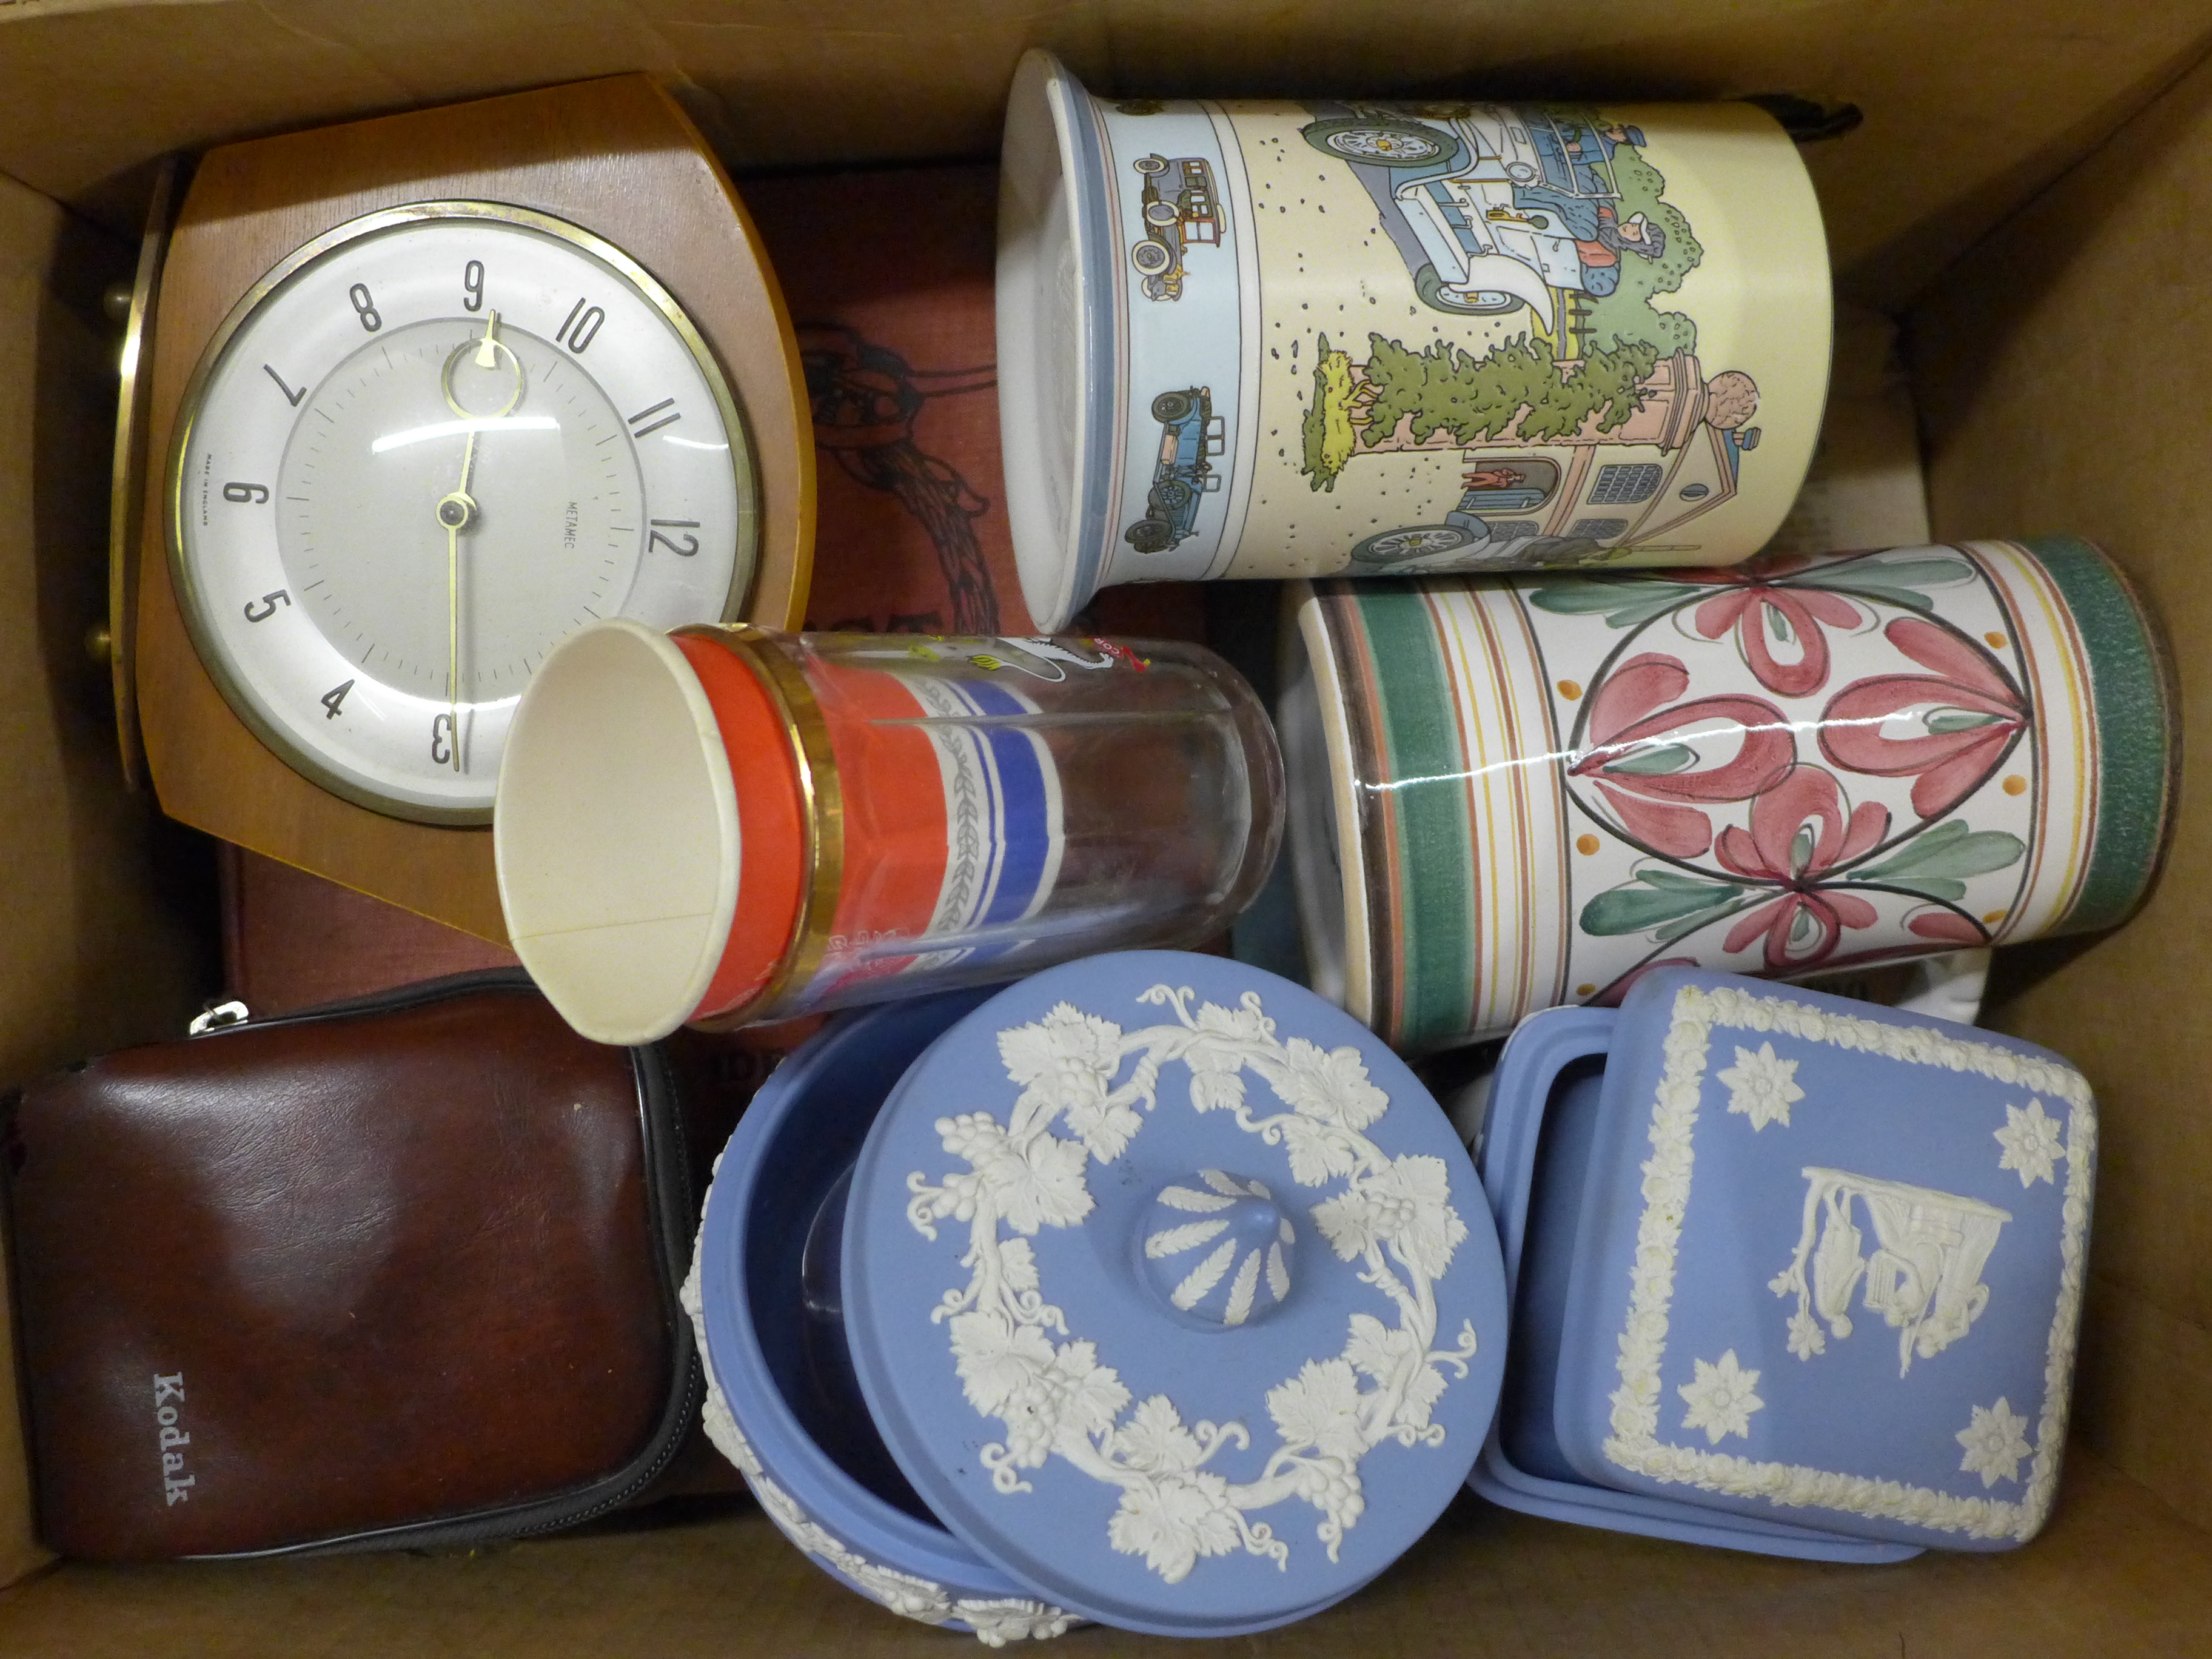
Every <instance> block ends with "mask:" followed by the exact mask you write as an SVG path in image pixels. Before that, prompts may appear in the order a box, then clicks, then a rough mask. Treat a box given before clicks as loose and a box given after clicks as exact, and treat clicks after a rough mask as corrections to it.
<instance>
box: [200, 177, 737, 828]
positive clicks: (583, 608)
mask: <svg viewBox="0 0 2212 1659" xmlns="http://www.w3.org/2000/svg"><path fill="white" fill-rule="evenodd" d="M171 466H172V472H171V480H170V483H171V495H170V530H171V534H170V556H171V559H172V568H173V571H174V573H175V575H176V578H177V591H178V596H179V602H180V604H181V605H182V607H183V610H184V613H185V623H186V625H187V627H188V628H189V629H190V630H191V635H192V640H193V642H194V644H195V645H196V646H197V647H198V650H199V653H200V657H201V659H202V660H203V661H204V663H205V664H206V665H207V667H208V670H209V671H210V674H211V675H212V676H213V677H214V679H215V681H216V684H217V685H218V686H220V687H221V688H222V692H223V695H224V696H225V697H226V698H227V699H228V701H229V702H230V705H231V707H232V708H234V710H235V711H236V712H237V714H239V716H240V719H242V720H244V721H245V722H246V725H247V726H250V727H252V730H253V731H254V732H256V733H258V735H259V736H260V737H261V738H262V739H263V740H264V742H266V743H268V744H270V747H272V748H273V749H275V750H276V752H277V753H278V754H280V755H282V756H283V757H284V758H285V760H287V761H288V762H289V763H291V764H292V765H293V766H294V767H295V768H296V769H299V770H300V771H301V772H303V773H305V774H306V775H307V776H309V777H311V778H313V780H314V781H316V782H318V783H319V784H321V785H322V786H323V787H325V788H328V789H330V790H331V791H333V792H334V793H337V794H339V795H342V796H343V797H345V798H346V799H349V800H353V801H356V802H358V803H359V804H361V805H366V806H370V807H374V808H375V809H376V810H378V811H384V812H389V813H392V814H393V815H395V816H398V817H407V818H413V819H416V820H420V821H422V822H427V823H482V822H484V821H486V820H488V819H489V817H490V816H491V803H492V796H493V793H494V789H495V784H496V782H497V780H498V775H499V762H500V756H501V750H502V749H503V748H504V745H505V742H506V737H507V726H508V724H509V722H510V720H512V718H513V711H514V705H515V702H516V700H517V699H518V698H519V697H520V696H521V693H522V691H523V689H524V687H525V686H526V684H528V683H529V679H530V675H531V672H532V670H533V669H535V668H536V667H537V665H538V664H539V663H541V662H543V661H544V659H545V653H547V652H548V651H550V650H551V649H552V647H554V646H555V645H556V644H557V643H559V642H560V641H561V640H562V639H563V638H565V637H566V636H567V635H569V634H572V633H574V631H575V630H576V629H580V628H582V627H584V626H586V624H588V623H592V622H593V621H595V620H597V619H599V618H601V617H617V616H621V617H634V618H635V619H636V620H638V621H641V622H643V623H647V624H649V625H651V626H653V627H655V628H672V627H676V626H678V625H679V624H681V623H688V622H700V621H714V620H720V619H723V618H726V617H732V616H734V615H735V614H736V612H737V610H738V606H739V605H740V604H741V603H742V602H743V600H744V595H745V592H746V589H747V587H748V586H750V580H751V576H752V569H753V563H754V556H755V552H756V546H757V489H756V485H755V479H754V476H753V469H752V464H751V458H750V453H749V452H748V450H747V447H746V444H745V439H744V428H743V425H742V422H741V421H740V419H739V416H738V409H737V406H736V404H735V402H734V401H733V400H732V398H731V395H730V392H729V389H728V387H727V386H726V383H725V382H724V380H723V378H722V375H721V373H720V369H719V368H717V367H716V365H715V362H714V356H713V355H712V353H711V352H710V351H709V350H708V348H707V346H706V344H705V343H704V342H703V341H702V339H701V338H700V337H699V335H698V333H697V331H696V330H695V329H694V328H693V327H692V326H691V325H690V321H689V320H688V319H686V318H685V317H684V313H683V312H682V311H681V310H680V309H679V308H678V307H677V305H676V303H675V301H673V300H671V298H670V297H669V295H667V294H666V292H665V291H664V290H663V289H661V288H660V287H659V284H658V283H655V282H654V281H653V278H652V277H651V276H649V275H648V274H647V272H646V271H645V270H643V269H642V268H641V267H640V266H638V265H637V264H635V262H634V261H632V260H630V259H629V258H627V257H626V256H624V255H623V253H622V252H620V251H619V250H617V249H616V248H615V247H613V246H611V245H610V244H608V243H606V242H604V241H602V240H599V238H597V237H595V236H593V235H592V234H590V233H588V232H586V231H584V230H581V229H579V228H576V227H575V226H573V225H570V224H568V223H566V222H562V221H561V220H558V219H555V218H552V217H550V216H547V215H544V214H540V213H534V212H531V211H528V210H524V209H520V208H513V207H506V206H501V205H497V204H488V203H471V202H435V203H424V204H416V205H414V206H410V207H404V208H397V209H392V210H387V211H385V212H382V213H377V214H373V215H370V216H368V217H366V218H363V219H357V220H355V221H354V222H351V223H349V224H347V225H343V226H340V227H339V228H337V229H336V230H333V231H331V232H330V233H329V234H326V235H325V236H322V237H319V238H318V239H317V240H314V241H313V242H311V243H309V244H308V245H307V246H305V247H303V248H301V249H300V250H298V251H297V252H295V253H294V254H292V255H291V256H290V257H289V258H287V259H286V260H284V261H283V263H282V264H279V265H278V266H277V267H276V269H275V270H272V271H270V273H269V275H268V276H266V277H264V279H263V281H262V282H261V283H259V284H258V285H257V287H256V288H255V289H254V291H253V292H252V293H251V294H249V295H247V296H246V299H245V300H244V301H241V302H240V305H239V307H237V309H236V310H234V312H233V313H232V314H231V316H230V318H229V319H228V320H227V321H226V322H225V323H224V325H223V326H222V328H221V329H220V330H218V331H217V332H216V336H215V337H214V338H213V339H212V340H211V341H210V343H209V345H208V349H207V351H206V353H205V355H204V356H203V358H202V360H201V363H200V366H199V368H198V369H197V372H196V373H195V374H194V375H193V378H192V382H191V386H189V387H188V388H187V390H186V392H185V407H184V410H183V418H182V420H181V421H180V422H179V438H178V441H177V445H176V447H175V450H174V453H173V457H172V460H171Z"/></svg>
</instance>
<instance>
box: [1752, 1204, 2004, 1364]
mask: <svg viewBox="0 0 2212 1659" xmlns="http://www.w3.org/2000/svg"><path fill="white" fill-rule="evenodd" d="M1802 1173H1803V1175H1804V1176H1805V1181H1806V1190H1805V1212H1804V1226H1803V1229H1802V1231H1801V1233H1800V1234H1799V1237H1798V1240H1797V1253H1796V1256H1795V1257H1794V1258H1793V1259H1792V1260H1791V1261H1790V1265H1789V1266H1788V1267H1785V1268H1784V1269H1783V1270H1782V1272H1780V1273H1777V1274H1776V1275H1775V1276H1774V1278H1773V1279H1771V1280H1770V1281H1768V1285H1767V1288H1768V1289H1770V1290H1771V1291H1773V1292H1774V1293H1775V1294H1776V1295H1777V1296H1779V1297H1789V1296H1791V1295H1795V1296H1796V1298H1797V1307H1796V1311H1795V1312H1794V1313H1792V1314H1791V1315H1790V1352H1791V1353H1793V1354H1795V1355H1796V1356H1797V1358H1800V1359H1803V1360H1809V1359H1811V1358H1813V1357H1814V1355H1815V1354H1818V1353H1822V1352H1826V1348H1827V1334H1832V1335H1834V1336H1835V1337H1836V1338H1837V1340H1842V1339H1844V1338H1845V1337H1848V1336H1849V1335H1850V1334H1851V1328H1852V1326H1851V1318H1850V1304H1851V1296H1852V1293H1853V1292H1854V1291H1857V1290H1858V1289H1859V1288H1860V1285H1861V1284H1862V1282H1863V1284H1864V1286H1865V1296H1864V1302H1863V1305H1864V1307H1865V1308H1866V1310H1867V1311H1869V1313H1878V1314H1880V1315H1881V1316H1882V1317H1883V1319H1884V1320H1885V1321H1887V1323H1888V1324H1889V1326H1890V1327H1891V1328H1893V1329H1894V1330H1895V1331H1896V1332H1897V1334H1898V1336H1897V1374H1898V1375H1899V1376H1907V1375H1909V1374H1910V1373H1911V1370H1912V1361H1913V1359H1914V1358H1915V1357H1916V1356H1917V1357H1918V1358H1922V1359H1932V1358H1935V1356H1936V1355H1937V1354H1939V1353H1941V1352H1942V1351H1943V1350H1944V1349H1946V1348H1948V1347H1949V1346H1951V1345H1952V1344H1953V1343H1954V1342H1956V1341H1958V1340H1960V1338H1961V1337H1963V1336H1965V1335H1966V1332H1967V1330H1968V1328H1970V1327H1971V1326H1972V1324H1973V1322H1975V1321H1976V1320H1977V1319H1978V1318H1980V1317H1981V1316H1982V1313H1983V1310H1984V1309H1986V1308H1987V1307H1988V1306H1989V1302H1990V1290H1989V1286H1988V1285H1984V1284H1983V1283H1982V1268H1983V1267H1984V1265H1985V1264H1986V1263H1987V1262H1988V1261H1989V1259H1990V1251H1991V1250H1992V1249H1995V1248H1996V1242H1997V1235H1998V1234H1999V1233H2000V1232H2002V1231H2003V1228H2004V1225H2005V1223H2007V1222H2008V1221H2010V1220H2011V1219H2012V1215H2011V1212H2009V1211H2006V1210H2001V1209H1999V1208H1997V1206H1996V1205H1994V1204H1984V1203H1983V1202H1982V1201H1981V1200H1979V1199H1975V1198H1962V1197H1960V1195H1958V1194H1955V1193H1942V1192H1937V1191H1936V1189H1935V1188H1930V1187H1915V1186H1911V1185H1910V1184H1908V1183H1906V1182H1901V1181H1884V1180H1881V1179H1879V1178H1878V1177H1875V1176H1862V1175H1853V1174H1851V1173H1850V1171H1849V1170H1826V1169H1820V1168H1817V1167H1808V1168H1807V1169H1806V1170H1803V1172H1802ZM1861 1207H1863V1209H1864V1211H1865V1213H1866V1217H1867V1219H1868V1221H1869V1223H1870V1225H1872V1226H1873V1228H1874V1234H1875V1249H1874V1250H1873V1252H1872V1253H1871V1254H1870V1255H1869V1254H1867V1253H1865V1251H1864V1249H1863V1247H1864V1244H1865V1235H1864V1234H1863V1232H1862V1231H1860V1229H1859V1227H1858V1225H1857V1222H1856V1221H1855V1220H1854V1219H1853V1217H1854V1216H1855V1214H1857V1211H1858V1210H1859V1208H1861ZM1816 1233H1817V1235H1818V1241H1819V1242H1818V1243H1817V1244H1816V1243H1815V1242H1814V1239H1815V1235H1816ZM1808 1262H1809V1265H1810V1267H1811V1269H1812V1273H1811V1278H1810V1279H1809V1280H1808V1278H1807V1274H1806V1269H1807V1267H1808ZM1815 1315H1818V1318H1817V1319H1816V1318H1815V1317H1814V1316H1815ZM1824 1321H1825V1322H1826V1325H1827V1328H1828V1330H1827V1334H1823V1333H1822V1331H1821V1328H1820V1325H1821V1322H1824Z"/></svg>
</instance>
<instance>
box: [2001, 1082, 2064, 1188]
mask: <svg viewBox="0 0 2212 1659" xmlns="http://www.w3.org/2000/svg"><path fill="white" fill-rule="evenodd" d="M1990 1133H1991V1134H1992V1135H1993V1136H1994V1137H1995V1138H1996V1143H1997V1145H1998V1146H2002V1147H2003V1148H2004V1156H2003V1157H2002V1158H1999V1159H1998V1160H1997V1168H1999V1169H2000V1170H2018V1171H2019V1172H2020V1184H2021V1186H2022V1187H2024V1188H2025V1187H2032V1186H2033V1185H2034V1184H2035V1183H2036V1182H2039V1181H2048V1182H2051V1185H2053V1186H2054V1187H2055V1186H2057V1184H2058V1182H2057V1174H2056V1170H2057V1163H2058V1160H2059V1159H2060V1158H2063V1157H2065V1156H2066V1146H2065V1143H2064V1142H2063V1140H2062V1139H2060V1138H2059V1132H2058V1120H2057V1118H2055V1117H2052V1116H2050V1115H2048V1114H2046V1113H2045V1111H2044V1109H2043V1103H2042V1102H2041V1101H2039V1100H2035V1099H2031V1100H2029V1102H2028V1103H2027V1110H2026V1111H2024V1112H2023V1111H2022V1110H2021V1109H2020V1108H2019V1107H2017V1106H2008V1107H2006V1108H2005V1126H2004V1127H2003V1128H2002V1129H1992V1130H1991V1131H1990Z"/></svg>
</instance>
